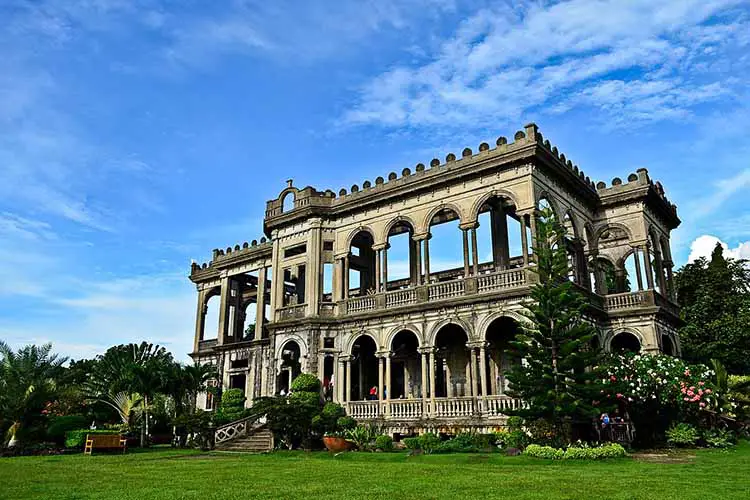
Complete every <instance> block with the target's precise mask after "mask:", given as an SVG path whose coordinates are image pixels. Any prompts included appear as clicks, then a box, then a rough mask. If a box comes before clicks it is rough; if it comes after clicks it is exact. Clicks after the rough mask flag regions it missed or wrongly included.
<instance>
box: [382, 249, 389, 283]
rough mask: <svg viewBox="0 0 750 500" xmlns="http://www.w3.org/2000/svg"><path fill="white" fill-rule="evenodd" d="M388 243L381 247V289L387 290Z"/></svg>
mask: <svg viewBox="0 0 750 500" xmlns="http://www.w3.org/2000/svg"><path fill="white" fill-rule="evenodd" d="M389 247H390V245H389V244H388V243H386V244H385V247H384V248H383V291H384V292H387V291H388V248H389Z"/></svg>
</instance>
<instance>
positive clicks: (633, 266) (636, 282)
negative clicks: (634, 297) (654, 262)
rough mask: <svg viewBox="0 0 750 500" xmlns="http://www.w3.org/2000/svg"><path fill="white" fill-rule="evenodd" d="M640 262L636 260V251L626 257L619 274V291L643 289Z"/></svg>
mask: <svg viewBox="0 0 750 500" xmlns="http://www.w3.org/2000/svg"><path fill="white" fill-rule="evenodd" d="M639 264H640V262H638V261H636V256H635V252H630V254H629V255H628V256H627V257H625V259H624V260H623V263H622V269H621V270H620V273H619V276H617V291H618V292H619V293H625V292H635V291H636V290H642V289H643V283H642V282H641V276H643V275H642V274H641V269H640V265H639Z"/></svg>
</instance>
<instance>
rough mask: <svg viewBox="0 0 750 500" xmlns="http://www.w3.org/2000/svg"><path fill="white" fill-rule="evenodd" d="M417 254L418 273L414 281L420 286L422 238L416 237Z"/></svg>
mask: <svg viewBox="0 0 750 500" xmlns="http://www.w3.org/2000/svg"><path fill="white" fill-rule="evenodd" d="M415 243H416V245H415V247H414V248H415V255H414V257H415V258H416V260H417V265H416V269H417V275H416V280H415V282H414V284H415V285H417V286H419V285H421V284H422V240H421V239H415Z"/></svg>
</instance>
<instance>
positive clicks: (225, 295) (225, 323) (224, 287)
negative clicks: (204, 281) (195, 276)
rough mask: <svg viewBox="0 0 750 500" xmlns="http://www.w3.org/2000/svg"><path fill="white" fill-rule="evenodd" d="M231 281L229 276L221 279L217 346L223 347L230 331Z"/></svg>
mask: <svg viewBox="0 0 750 500" xmlns="http://www.w3.org/2000/svg"><path fill="white" fill-rule="evenodd" d="M231 281H232V280H231V279H230V278H229V276H226V275H225V276H222V278H221V303H220V304H219V334H218V340H217V344H218V345H222V344H223V343H224V341H225V340H226V336H227V331H228V330H229V302H230V301H231V286H232V285H231Z"/></svg>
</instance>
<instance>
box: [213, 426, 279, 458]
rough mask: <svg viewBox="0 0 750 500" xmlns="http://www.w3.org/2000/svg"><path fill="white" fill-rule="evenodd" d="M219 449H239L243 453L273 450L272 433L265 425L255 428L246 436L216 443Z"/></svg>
mask: <svg viewBox="0 0 750 500" xmlns="http://www.w3.org/2000/svg"><path fill="white" fill-rule="evenodd" d="M215 449H216V450H219V451H241V452H245V453H263V452H267V451H271V450H273V433H272V432H271V431H269V430H268V429H267V428H265V427H261V428H259V429H257V430H256V431H255V432H252V433H250V434H248V435H246V436H241V437H236V438H234V439H230V440H228V441H224V442H223V443H219V444H217V445H216V448H215Z"/></svg>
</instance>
